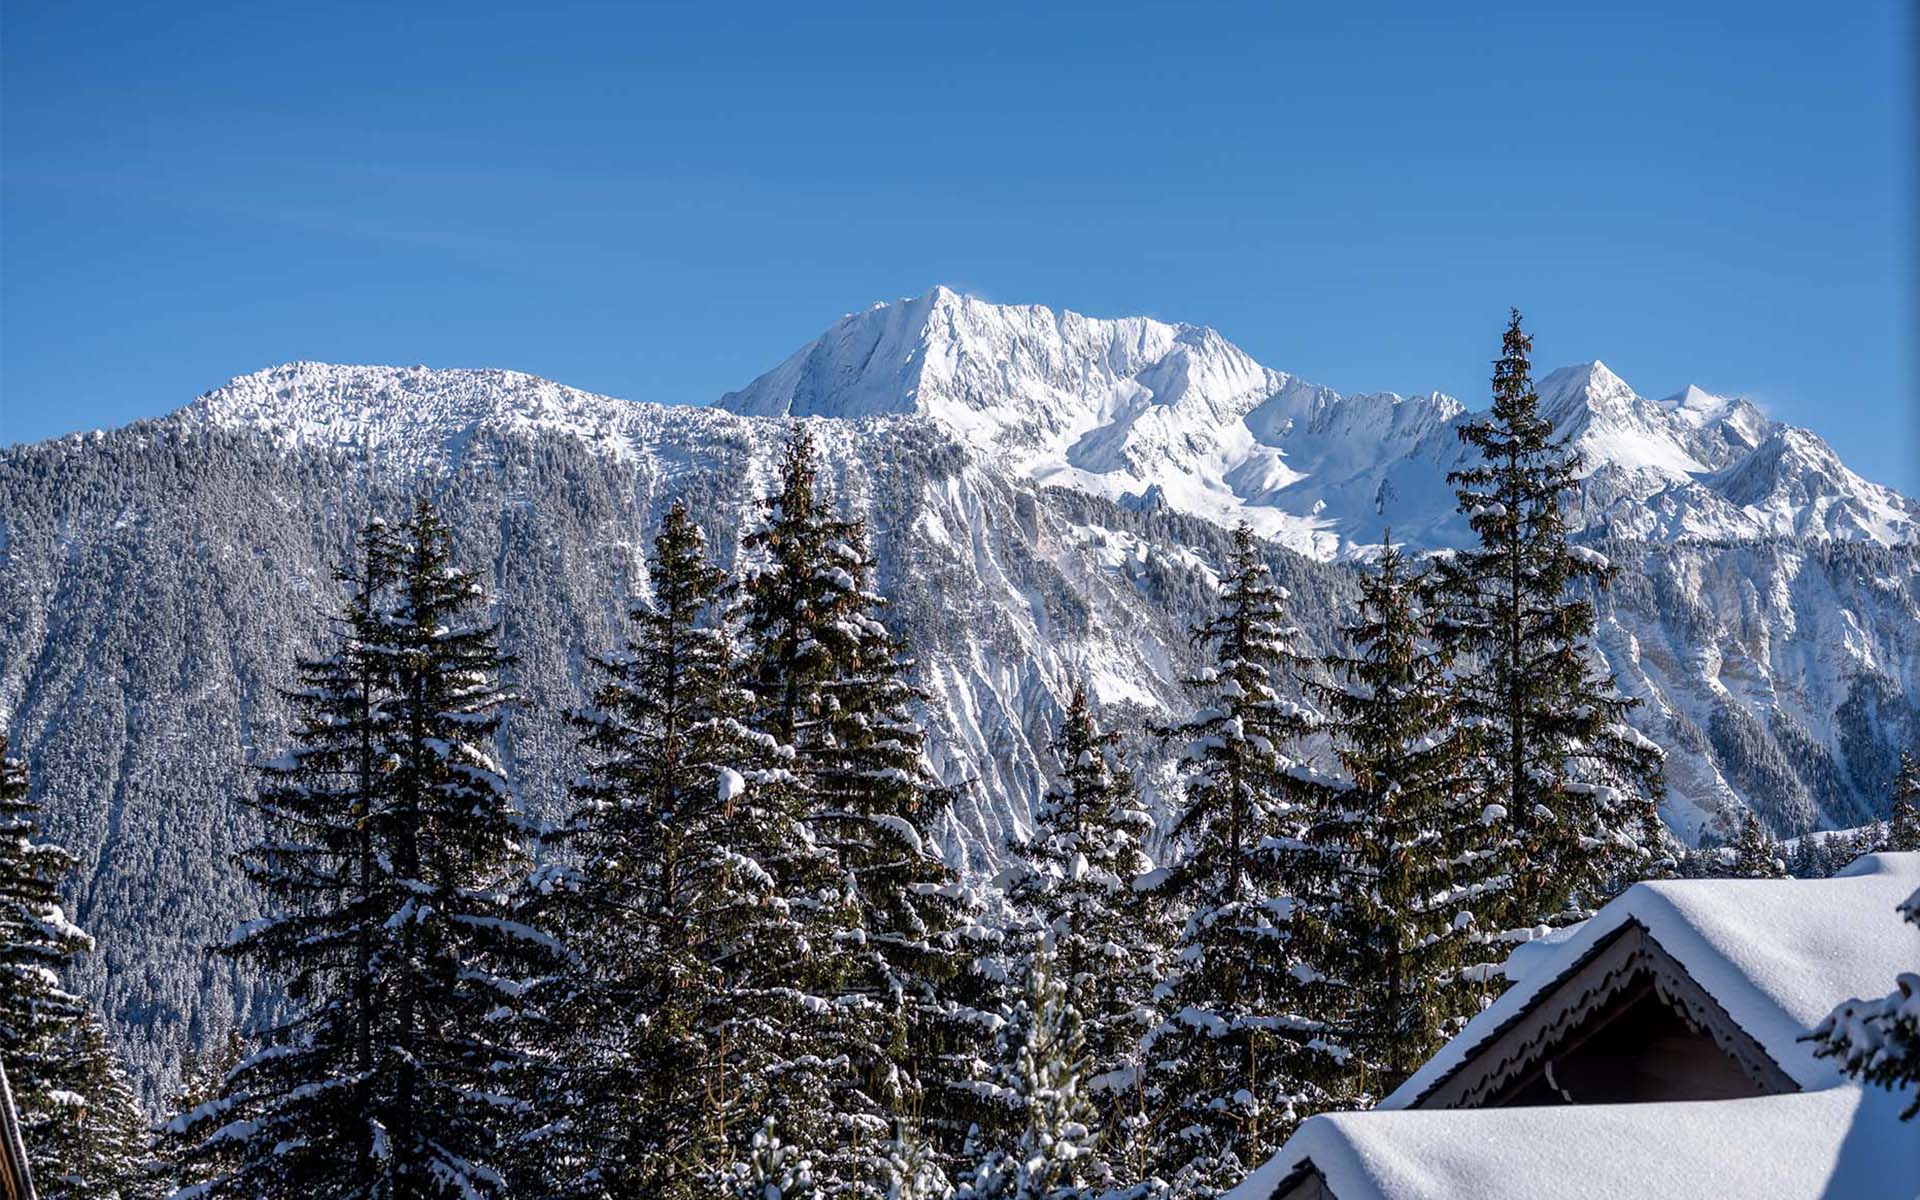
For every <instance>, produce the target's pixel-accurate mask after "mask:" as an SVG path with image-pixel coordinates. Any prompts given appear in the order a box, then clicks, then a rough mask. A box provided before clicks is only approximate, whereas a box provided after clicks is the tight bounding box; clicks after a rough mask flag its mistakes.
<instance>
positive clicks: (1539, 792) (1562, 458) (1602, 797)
mask: <svg viewBox="0 0 1920 1200" xmlns="http://www.w3.org/2000/svg"><path fill="white" fill-rule="evenodd" d="M1531 347H1532V339H1531V338H1530V337H1528V335H1527V334H1526V333H1525V332H1524V331H1523V330H1522V329H1521V327H1520V314H1519V313H1517V312H1516V313H1514V314H1513V317H1512V320H1511V321H1510V322H1509V323H1508V326H1507V331H1506V335H1505V337H1504V339H1503V341H1502V343H1501V355H1500V358H1499V359H1498V360H1496V362H1495V364H1494V375H1493V407H1492V409H1491V410H1490V411H1489V412H1488V413H1487V414H1486V416H1484V417H1482V418H1480V419H1478V420H1475V421H1470V422H1468V423H1467V424H1465V425H1463V426H1461V429H1460V436H1461V439H1462V440H1463V441H1465V442H1466V443H1468V444H1469V445H1471V446H1473V447H1474V448H1475V449H1477V450H1478V451H1479V452H1480V455H1481V462H1480V463H1479V465H1477V466H1473V467H1469V468H1467V469H1465V470H1460V471H1455V472H1452V473H1451V474H1449V475H1448V476H1447V480H1448V482H1449V483H1451V484H1453V485H1454V486H1455V488H1456V495H1457V496H1458V499H1459V505H1460V511H1461V512H1462V513H1464V514H1465V515H1466V517H1467V521H1468V524H1469V525H1470V526H1471V527H1472V529H1473V531H1474V533H1475V535H1476V536H1477V537H1478V538H1479V545H1478V546H1475V547H1470V548H1466V549H1463V550H1461V551H1459V552H1458V553H1457V554H1455V555H1454V556H1453V557H1452V558H1450V559H1443V560H1441V561H1440V562H1439V564H1438V566H1439V584H1440V588H1439V595H1440V596H1441V606H1440V610H1439V613H1438V616H1437V620H1436V622H1435V628H1436V632H1437V633H1438V634H1439V635H1440V636H1441V638H1442V640H1443V641H1445V642H1446V643H1447V644H1448V645H1449V646H1451V647H1453V648H1455V649H1457V650H1458V651H1459V652H1460V653H1461V668H1462V674H1461V679H1460V696H1459V704H1460V711H1461V716H1462V718H1463V719H1464V720H1467V721H1469V722H1471V723H1474V724H1475V725H1477V726H1478V727H1479V728H1480V729H1481V730H1482V731H1483V735H1484V741H1483V753H1482V756H1481V769H1482V771H1483V773H1484V776H1485V778H1486V780H1487V782H1488V784H1489V785H1490V786H1489V792H1490V795H1489V800H1490V801H1491V802H1492V803H1493V804H1494V805H1496V806H1497V810H1491V811H1493V812H1494V816H1495V822H1494V824H1493V826H1492V827H1493V828H1494V829H1495V830H1497V831H1498V832H1499V833H1500V835H1501V837H1502V840H1503V841H1504V843H1505V846H1504V850H1503V854H1504V862H1503V867H1504V869H1505V872H1506V873H1507V875H1508V878H1509V879H1510V886H1509V891H1508V896H1507V915H1506V919H1507V921H1508V923H1510V924H1512V925H1517V926H1528V925H1533V924H1536V923H1539V922H1542V921H1546V922H1549V923H1560V922H1565V921H1568V920H1573V919H1577V918H1578V917H1579V916H1580V915H1581V914H1583V913H1585V912H1589V911H1591V910H1592V909H1593V908H1595V907H1597V906H1598V905H1599V904H1600V903H1602V902H1604V901H1605V900H1606V899H1607V898H1608V897H1609V896H1610V895H1611V894H1612V893H1613V892H1614V891H1615V890H1616V889H1617V888H1618V887H1620V886H1621V885H1622V884H1623V883H1624V882H1627V881H1630V880H1631V879H1633V878H1636V877H1638V876H1639V875H1641V874H1643V873H1645V871H1646V870H1647V868H1648V866H1649V865H1650V864H1651V863H1652V862H1653V861H1654V860H1655V859H1656V857H1658V856H1659V854H1660V852H1661V850H1660V848H1661V847H1662V846H1663V843H1664V837H1663V833H1662V830H1661V828H1660V826H1659V821H1658V818H1657V816H1656V814H1655V803H1656V802H1657V800H1658V797H1659V793H1660V759H1661V755H1660V752H1659V750H1658V749H1657V748H1656V747H1654V746H1653V744H1652V743H1650V742H1648V741H1647V740H1646V739H1645V738H1643V737H1641V736H1640V735H1639V734H1637V733H1635V732H1634V731H1633V730H1631V729H1630V728H1628V727H1627V725H1626V724H1625V718H1626V714H1627V712H1628V710H1629V709H1630V708H1631V707H1632V701H1630V700H1628V699H1627V698H1625V697H1623V696H1621V695H1620V694H1619V693H1618V692H1617V691H1616V690H1615V689H1614V687H1613V681H1612V679H1611V678H1610V677H1609V676H1607V675H1605V674H1603V673H1602V671H1601V670H1600V668H1599V667H1598V666H1597V665H1596V663H1595V662H1594V659H1593V653H1592V646H1591V639H1592V637H1593V630H1594V620H1595V613H1594V606H1593V603H1592V601H1591V600H1589V599H1586V598H1584V597H1581V596H1578V595H1576V594H1575V592H1574V588H1575V585H1576V584H1583V583H1584V584H1588V585H1593V586H1601V585H1604V584H1605V583H1606V582H1607V580H1608V579H1609V578H1610V577H1611V575H1612V574H1613V570H1612V567H1611V565H1610V564H1609V563H1608V562H1607V561H1606V560H1605V559H1604V558H1602V557H1601V556H1599V555H1598V554H1595V553H1593V552H1591V551H1588V550H1585V549H1584V548H1582V547H1576V546H1574V545H1572V544H1571V543H1570V542H1569V540H1568V527H1567V516H1566V510H1567V508H1568V507H1569V505H1570V503H1571V502H1572V501H1573V500H1574V499H1575V498H1576V497H1577V495H1578V493H1579V488H1580V484H1579V477H1580V471H1581V467H1582V462H1581V457H1580V455H1579V453H1578V452H1577V451H1575V450H1574V449H1573V448H1572V446H1571V445H1570V444H1569V443H1568V441H1567V439H1566V438H1565V437H1560V438H1555V437H1554V434H1553V426H1552V423H1551V422H1550V421H1548V420H1547V419H1546V418H1545V417H1543V416H1541V414H1540V398H1539V396H1538V395H1537V394H1536V393H1535V392H1534V390H1533V378H1532V367H1531V364H1530V362H1529V359H1528V355H1529V352H1530V350H1531Z"/></svg>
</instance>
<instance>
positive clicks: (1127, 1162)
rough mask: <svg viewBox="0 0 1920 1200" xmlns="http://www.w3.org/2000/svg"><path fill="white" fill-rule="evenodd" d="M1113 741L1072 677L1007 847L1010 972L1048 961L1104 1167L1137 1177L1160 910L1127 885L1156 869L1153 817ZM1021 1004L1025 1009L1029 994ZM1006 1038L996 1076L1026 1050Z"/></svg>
mask: <svg viewBox="0 0 1920 1200" xmlns="http://www.w3.org/2000/svg"><path fill="white" fill-rule="evenodd" d="M1118 741H1119V739H1118V737H1117V736H1115V735H1114V734H1112V733H1108V732H1104V731H1103V730H1102V729H1101V728H1100V725H1099V723H1098V721H1097V720H1096V719H1095V717H1094V714H1093V709H1092V706H1091V705H1090V704H1089V703H1088V700H1087V692H1086V688H1085V687H1084V686H1081V685H1077V684H1076V685H1075V687H1074V689H1073V695H1072V698H1071V699H1070V700H1069V701H1068V703H1067V711H1066V714H1065V715H1064V717H1063V718H1062V720H1061V724H1060V729H1059V733H1058V735H1057V736H1056V737H1055V739H1054V743H1053V749H1054V754H1055V756H1056V757H1057V758H1058V759H1059V762H1060V779H1059V782H1058V783H1057V784H1056V785H1055V786H1054V787H1053V788H1051V789H1049V791H1048V792H1047V794H1046V796H1044V797H1042V799H1041V801H1040V806H1039V812H1038V814H1037V817H1036V821H1035V827H1034V831H1033V835H1032V836H1031V837H1029V838H1027V839H1025V840H1023V841H1016V842H1013V843H1012V844H1011V846H1010V848H1011V849H1012V850H1013V852H1014V853H1015V855H1016V856H1017V857H1018V858H1019V859H1020V860H1021V863H1022V865H1023V866H1024V870H1023V871H1021V872H1020V873H1019V874H1018V875H1017V876H1016V877H1015V878H1014V879H1013V881H1012V882H1011V884H1010V886H1009V887H1008V890H1007V896H1008V900H1009V901H1010V902H1011V904H1012V905H1013V909H1014V912H1015V914H1016V922H1017V925H1016V930H1015V936H1016V937H1017V938H1018V939H1019V940H1020V942H1021V943H1022V947H1023V949H1024V950H1025V951H1026V955H1025V957H1024V958H1023V959H1022V960H1021V962H1020V964H1019V968H1018V970H1017V971H1016V974H1024V975H1031V974H1032V972H1033V970H1034V969H1035V966H1034V964H1035V963H1036V961H1040V960H1044V962H1045V963H1046V964H1047V965H1046V966H1045V968H1044V969H1045V970H1046V971H1047V972H1048V973H1049V975H1050V977H1051V978H1050V980H1049V981H1048V982H1046V983H1045V984H1044V988H1043V990H1046V989H1056V988H1057V989H1058V990H1060V991H1061V992H1062V993H1063V1000H1062V1001H1061V1003H1063V1004H1064V1005H1065V1006H1066V1007H1067V1008H1069V1009H1070V1010H1071V1013H1072V1017H1073V1021H1074V1023H1075V1025H1076V1026H1077V1028H1078V1032H1077V1034H1076V1035H1075V1036H1076V1037H1077V1038H1078V1040H1079V1042H1080V1049H1079V1050H1078V1051H1076V1054H1075V1061H1076V1080H1077V1083H1076V1086H1077V1087H1078V1088H1079V1089H1080V1090H1081V1091H1083V1092H1084V1093H1085V1094H1086V1096H1087V1097H1088V1098H1089V1099H1091V1100H1092V1101H1093V1102H1094V1103H1095V1104H1096V1106H1097V1107H1096V1108H1095V1109H1093V1110H1091V1111H1096V1112H1098V1113H1099V1114H1100V1117H1101V1118H1102V1119H1101V1120H1098V1121H1095V1124H1096V1125H1097V1126H1098V1134H1099V1151H1100V1153H1101V1154H1102V1155H1103V1159H1102V1163H1101V1167H1100V1173H1101V1175H1102V1177H1103V1178H1105V1179H1107V1180H1108V1181H1110V1182H1115V1183H1121V1184H1128V1183H1137V1182H1140V1181H1141V1180H1142V1179H1143V1178H1144V1174H1145V1171H1146V1169H1147V1163H1148V1161H1149V1150H1150V1147H1149V1146H1148V1145H1147V1142H1148V1134H1149V1130H1148V1125H1149V1122H1150V1119H1151V1116H1152V1114H1151V1113H1149V1112H1148V1111H1147V1110H1146V1103H1145V1099H1146V1087H1145V1084H1146V1079H1145V1071H1144V1067H1143V1064H1142V1062H1141V1059H1140V1051H1139V1043H1140V1038H1141V1036H1142V1035H1143V1034H1145V1033H1146V1032H1147V1031H1148V1030H1149V1029H1150V1028H1151V1027H1152V1021H1153V1008H1152V1003H1153V1000H1152V992H1153V985H1154V983H1155V981H1156V980H1158V979H1159V978H1160V976H1161V974H1162V973H1163V972H1164V970H1165V965H1166V964H1165V957H1166V946H1165V944H1164V943H1165V940H1166V939H1165V936H1164V933H1163V929H1162V921H1161V919H1160V914H1159V911H1158V909H1159V905H1158V904H1157V903H1156V902H1154V901H1152V900H1151V899H1149V898H1148V897H1146V896H1144V895H1142V894H1141V893H1140V892H1139V891H1137V890H1136V889H1135V888H1134V886H1133V884H1134V881H1135V880H1136V879H1138V878H1139V877H1141V876H1142V875H1144V874H1145V873H1146V872H1147V871H1148V870H1149V869H1150V868H1151V867H1152V865H1153V864H1152V861H1151V860H1150V859H1149V858H1148V857H1147V854H1146V851H1145V849H1144V843H1145V840H1146V838H1147V837H1148V835H1150V834H1151V833H1152V829H1153V820H1152V818H1151V817H1150V816H1149V815H1148V814H1147V812H1146V810H1145V808H1144V807H1143V806H1142V804H1141V801H1140V798H1139V795H1138V793H1137V792H1136V791H1135V790H1134V786H1133V779H1132V777H1131V775H1129V774H1128V772H1127V771H1126V769H1125V768H1124V767H1121V766H1119V765H1117V762H1116V754H1115V748H1116V745H1117V743H1118ZM1027 986H1028V988H1029V991H1031V990H1032V989H1033V988H1036V987H1042V985H1041V984H1039V983H1034V982H1032V981H1031V980H1029V982H1028V985H1027ZM1027 1003H1028V1007H1029V1010H1031V1009H1032V1004H1033V1003H1035V999H1034V996H1032V995H1030V996H1029V998H1028V1001H1027ZM1001 1045H1002V1053H1001V1054H999V1055H998V1056H997V1061H998V1062H999V1063H1000V1068H1001V1070H1002V1071H1003V1072H1005V1071H1010V1070H1013V1068H1014V1067H1015V1066H1017V1065H1018V1064H1015V1063H1011V1062H1009V1061H1008V1059H1007V1053H1008V1052H1009V1051H1012V1052H1017V1053H1027V1052H1028V1051H1026V1050H1025V1049H1023V1048H1022V1045H1023V1044H1022V1043H1021V1042H1020V1041H1019V1040H1018V1039H1017V1038H1013V1039H1009V1038H1008V1037H1005V1036H1003V1037H1002V1038H1001ZM1086 1119H1087V1120H1089V1121H1093V1120H1094V1118H1093V1117H1091V1116H1089V1117H1088V1118H1086ZM1009 1124H1010V1125H1011V1126H1012V1127H1013V1128H1014V1129H1015V1130H1016V1131H1018V1130H1021V1129H1024V1128H1025V1126H1024V1125H1023V1124H1021V1123H1019V1122H1010V1123H1009ZM1005 1151H1006V1153H1009V1154H1011V1153H1013V1150H1012V1148H1011V1147H1007V1148H1005Z"/></svg>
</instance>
